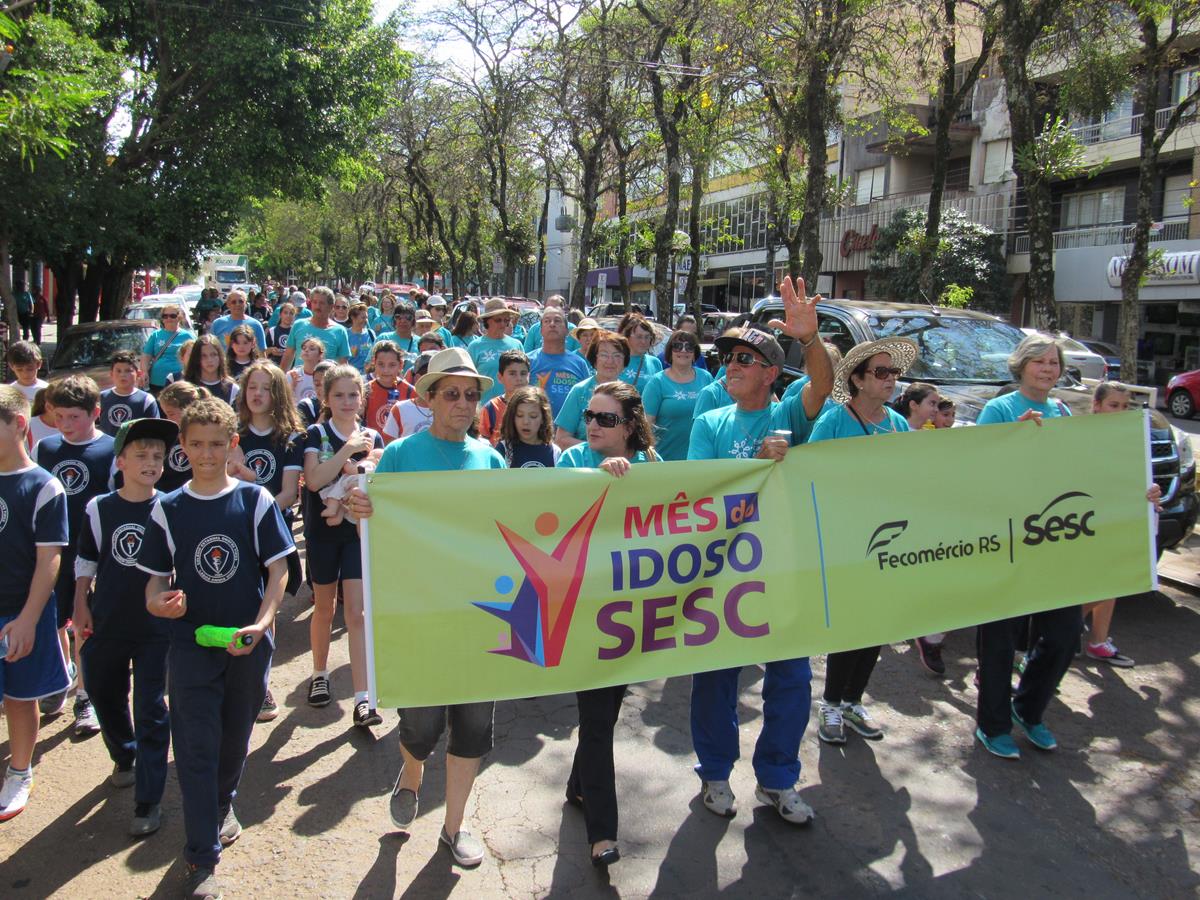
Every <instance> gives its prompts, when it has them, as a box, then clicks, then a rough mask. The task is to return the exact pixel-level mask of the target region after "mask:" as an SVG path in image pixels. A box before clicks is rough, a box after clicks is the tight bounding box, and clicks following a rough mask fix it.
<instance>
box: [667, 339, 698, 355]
mask: <svg viewBox="0 0 1200 900" xmlns="http://www.w3.org/2000/svg"><path fill="white" fill-rule="evenodd" d="M671 350H672V351H673V352H675V353H694V352H695V351H694V350H693V349H692V345H691V344H689V343H688V342H687V341H677V342H675V343H674V344H672V345H671Z"/></svg>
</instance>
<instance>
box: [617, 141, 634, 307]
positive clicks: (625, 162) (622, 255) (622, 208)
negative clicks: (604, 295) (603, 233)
mask: <svg viewBox="0 0 1200 900" xmlns="http://www.w3.org/2000/svg"><path fill="white" fill-rule="evenodd" d="M614 145H615V146H616V151H617V153H616V155H617V224H618V227H619V231H618V232H617V283H618V284H619V285H620V286H621V296H622V297H623V298H628V297H629V293H630V291H629V275H630V271H629V270H630V268H631V265H630V260H629V234H628V232H627V231H626V228H627V227H628V225H629V220H628V218H627V217H628V215H629V154H628V153H627V152H624V151H623V150H622V148H621V146H620V145H619V144H616V143H615V142H614ZM625 302H626V303H628V302H629V300H628V299H626V300H625Z"/></svg>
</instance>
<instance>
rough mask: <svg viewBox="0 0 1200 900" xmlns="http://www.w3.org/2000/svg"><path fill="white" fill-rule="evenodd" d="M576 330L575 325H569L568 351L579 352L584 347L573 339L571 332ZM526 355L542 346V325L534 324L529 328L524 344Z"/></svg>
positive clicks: (539, 323) (571, 323)
mask: <svg viewBox="0 0 1200 900" xmlns="http://www.w3.org/2000/svg"><path fill="white" fill-rule="evenodd" d="M574 330H575V323H574V322H568V323H567V350H568V351H570V350H578V349H579V348H580V347H581V346H582V345H581V344H580V343H579V341H577V340H575V338H573V337H571V332H572V331H574ZM523 344H524V347H525V352H526V353H532V352H533V351H534V350H538V349H540V348H541V346H542V323H541V322H534V323H533V324H532V325H530V326H529V331H528V332H526V334H525V340H524V342H523Z"/></svg>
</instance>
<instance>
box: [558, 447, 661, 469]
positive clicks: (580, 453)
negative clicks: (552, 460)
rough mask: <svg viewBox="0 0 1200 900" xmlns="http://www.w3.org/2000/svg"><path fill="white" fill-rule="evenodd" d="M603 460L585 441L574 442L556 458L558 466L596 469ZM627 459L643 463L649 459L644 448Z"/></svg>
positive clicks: (561, 467)
mask: <svg viewBox="0 0 1200 900" xmlns="http://www.w3.org/2000/svg"><path fill="white" fill-rule="evenodd" d="M604 460H605V457H603V456H601V455H600V454H599V453H597V452H596V451H595V450H593V449H592V448H591V447H589V446H588V445H587V442H586V441H585V442H584V443H582V444H576V445H575V446H574V447H570V448H568V449H566V450H564V451H563V454H562V456H560V457H559V458H558V468H560V469H563V468H566V469H598V468H600V463H602V462H604ZM629 461H630V462H631V463H644V462H650V461H651V460H650V457H649V456H648V455H647V454H646V451H645V450H639V451H638V452H637V453H636V454H635V455H634V456H633V457H632V458H631V459H630V460H629Z"/></svg>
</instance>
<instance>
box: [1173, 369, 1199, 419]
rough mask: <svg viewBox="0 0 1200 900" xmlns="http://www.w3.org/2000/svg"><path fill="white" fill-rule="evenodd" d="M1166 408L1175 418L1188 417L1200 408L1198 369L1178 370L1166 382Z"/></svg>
mask: <svg viewBox="0 0 1200 900" xmlns="http://www.w3.org/2000/svg"><path fill="white" fill-rule="evenodd" d="M1167 409H1168V410H1169V411H1170V413H1171V415H1173V416H1174V417H1175V418H1177V419H1190V418H1192V416H1194V415H1196V410H1198V409H1200V369H1196V370H1194V371H1191V372H1180V373H1179V374H1178V375H1176V376H1175V377H1174V378H1172V379H1171V380H1170V381H1168V382H1167Z"/></svg>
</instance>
